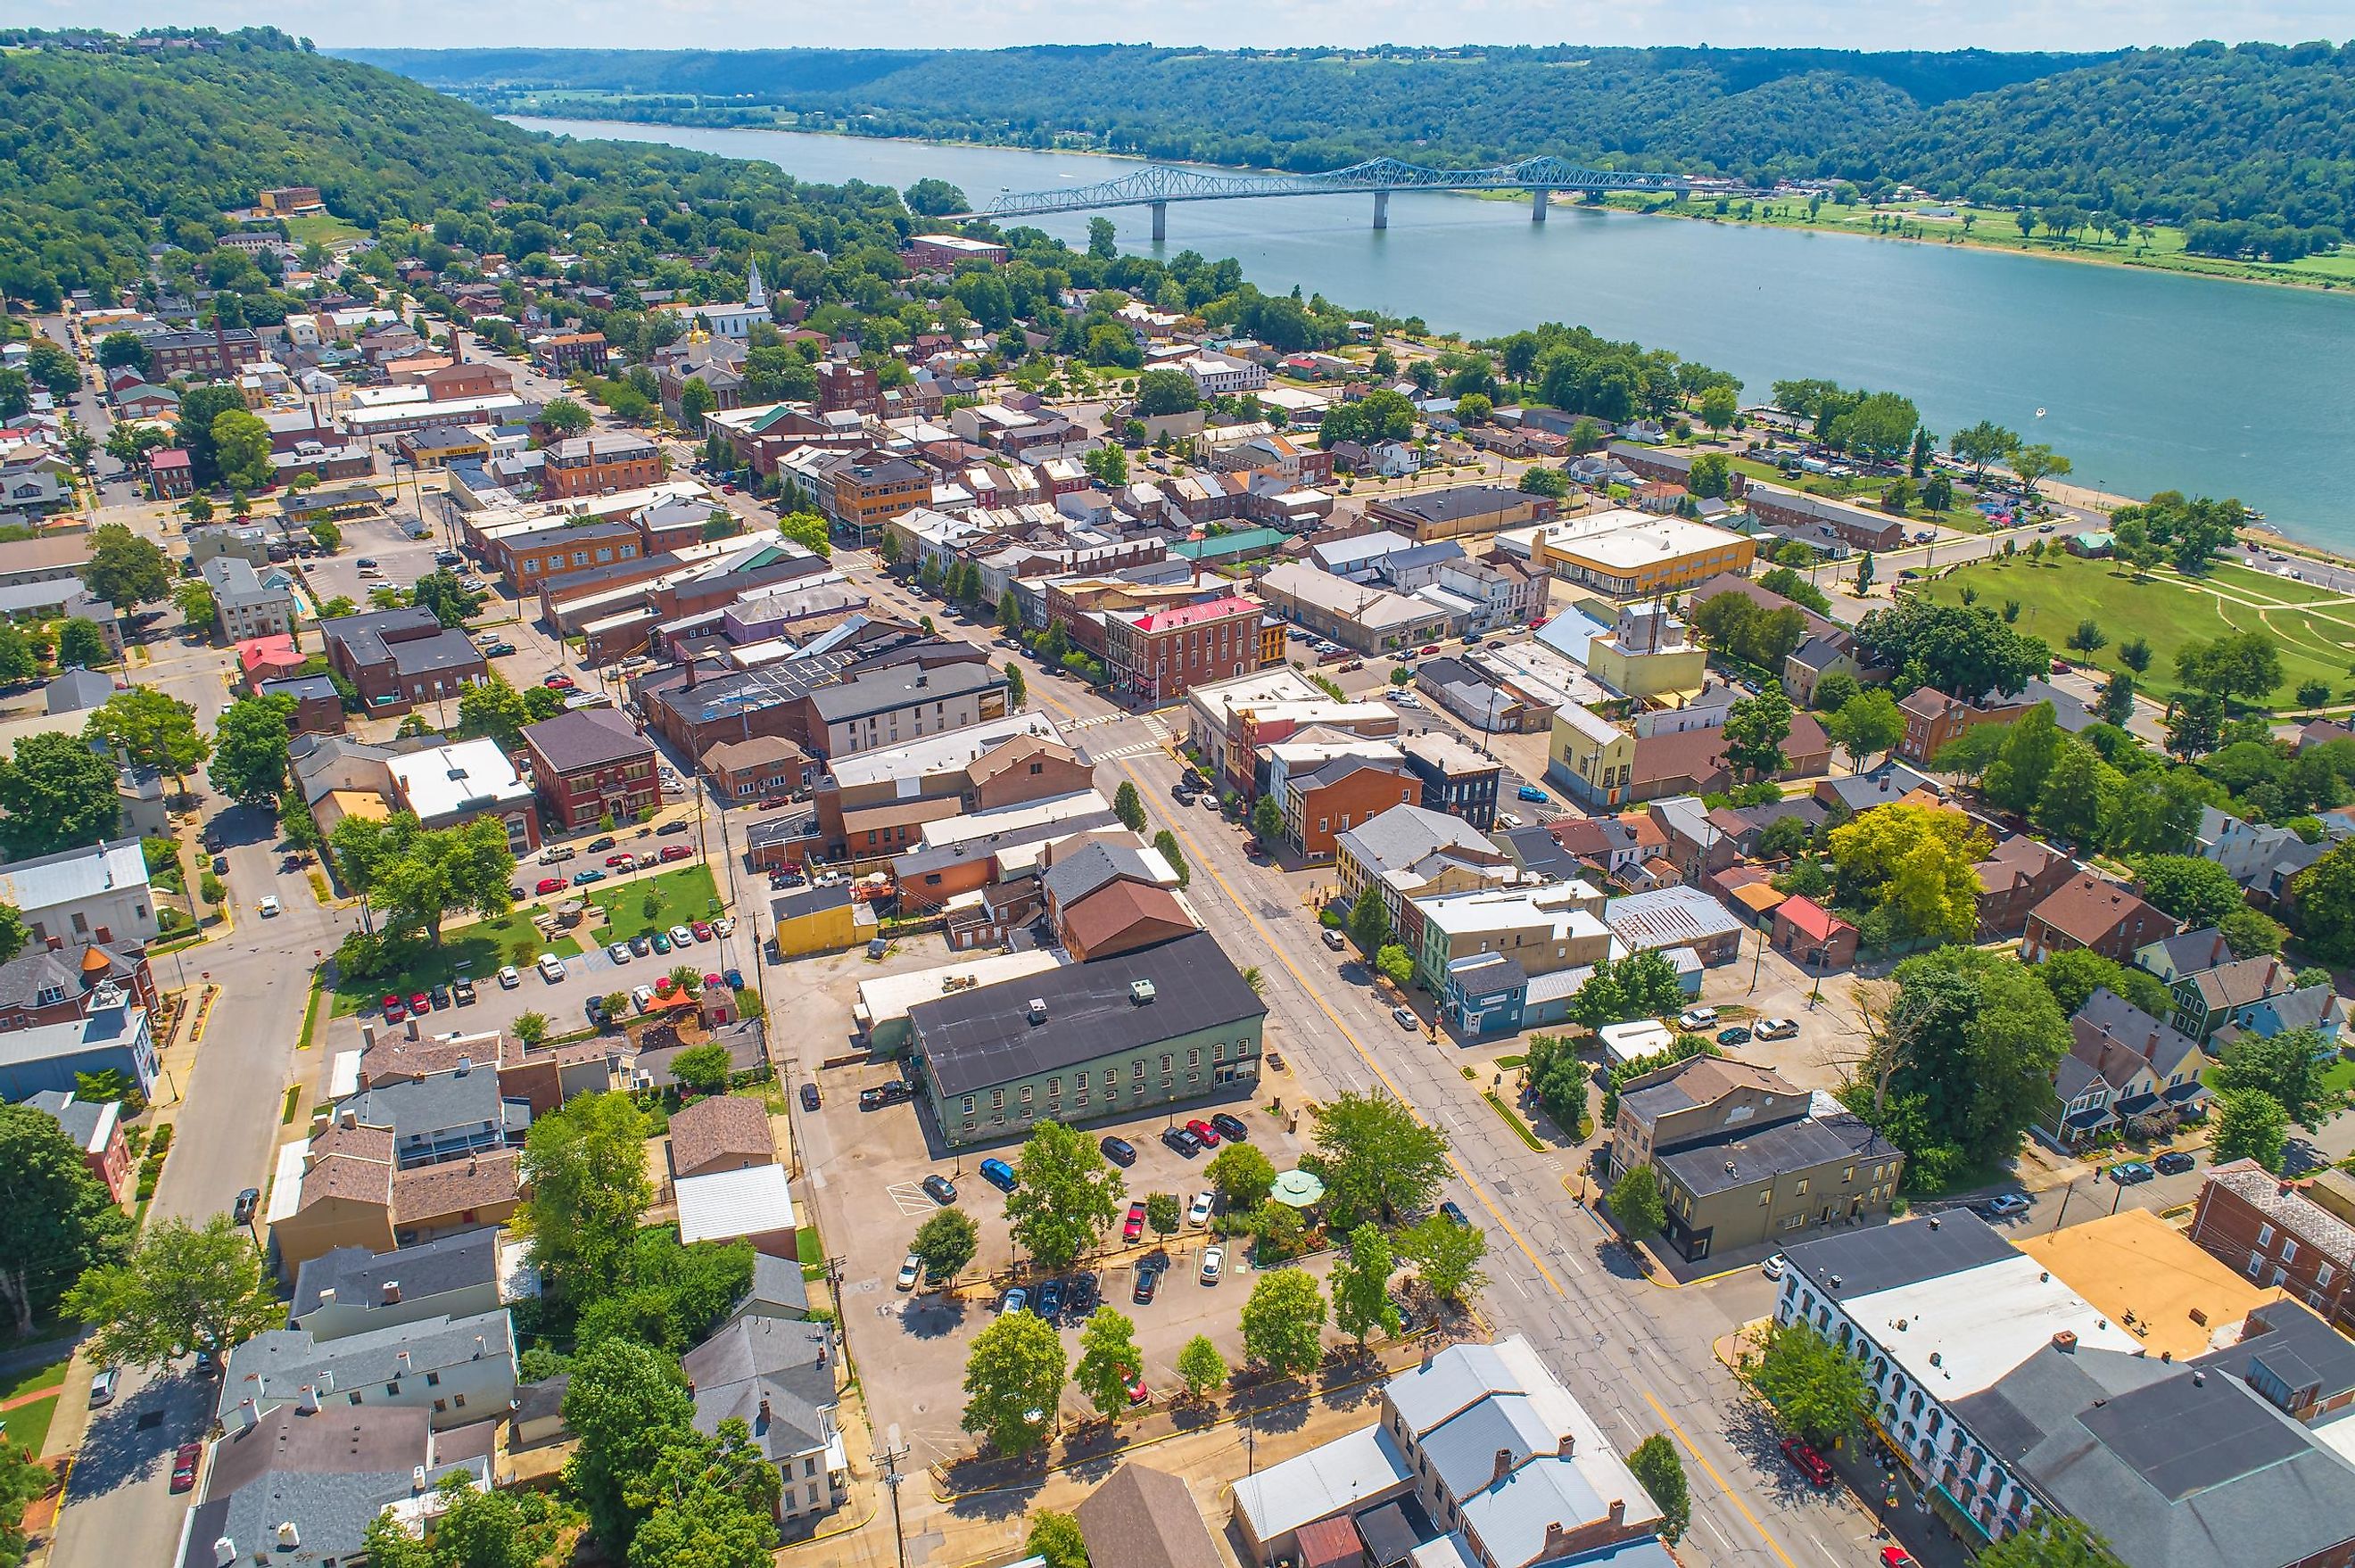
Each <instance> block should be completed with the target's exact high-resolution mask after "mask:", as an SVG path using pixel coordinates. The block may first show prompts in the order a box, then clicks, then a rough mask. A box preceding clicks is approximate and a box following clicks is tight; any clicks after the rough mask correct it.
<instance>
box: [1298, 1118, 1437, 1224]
mask: <svg viewBox="0 0 2355 1568" xmlns="http://www.w3.org/2000/svg"><path fill="white" fill-rule="evenodd" d="M1309 1115H1310V1116H1311V1118H1312V1120H1313V1121H1314V1123H1315V1126H1314V1130H1313V1132H1312V1134H1311V1141H1312V1142H1313V1143H1314V1144H1315V1146H1316V1147H1315V1149H1314V1151H1313V1152H1312V1153H1310V1154H1307V1155H1305V1156H1304V1157H1302V1159H1301V1161H1300V1164H1301V1168H1303V1169H1305V1170H1308V1171H1310V1172H1312V1173H1313V1174H1315V1175H1316V1177H1317V1178H1319V1179H1321V1180H1323V1182H1324V1183H1325V1199H1326V1203H1325V1208H1326V1213H1327V1215H1328V1216H1329V1217H1330V1219H1331V1221H1332V1222H1333V1223H1334V1224H1337V1225H1340V1226H1344V1227H1349V1226H1355V1225H1357V1224H1358V1223H1359V1222H1360V1221H1365V1220H1380V1221H1381V1222H1383V1223H1384V1224H1391V1223H1395V1222H1396V1221H1398V1220H1399V1219H1400V1217H1401V1216H1402V1215H1405V1214H1411V1213H1415V1212H1419V1211H1422V1210H1424V1209H1428V1208H1429V1207H1431V1204H1432V1200H1433V1197H1434V1195H1435V1194H1436V1193H1437V1192H1438V1190H1439V1184H1440V1182H1441V1181H1442V1180H1444V1179H1445V1178H1446V1175H1447V1136H1446V1135H1445V1134H1444V1133H1442V1132H1440V1131H1439V1130H1438V1129H1437V1128H1435V1127H1431V1126H1426V1125H1423V1123H1421V1122H1419V1121H1417V1120H1416V1119H1415V1117H1414V1114H1413V1113H1412V1111H1410V1110H1408V1109H1407V1107H1406V1106H1405V1105H1403V1104H1401V1103H1400V1102H1398V1101H1396V1100H1393V1099H1391V1098H1389V1097H1388V1096H1385V1095H1380V1094H1364V1093H1359V1092H1357V1091H1355V1090H1349V1091H1346V1092H1344V1093H1342V1094H1340V1095H1339V1096H1337V1098H1335V1099H1334V1100H1332V1101H1330V1102H1329V1103H1327V1104H1322V1105H1318V1106H1316V1107H1315V1108H1314V1109H1313V1110H1311V1112H1310V1113H1309Z"/></svg>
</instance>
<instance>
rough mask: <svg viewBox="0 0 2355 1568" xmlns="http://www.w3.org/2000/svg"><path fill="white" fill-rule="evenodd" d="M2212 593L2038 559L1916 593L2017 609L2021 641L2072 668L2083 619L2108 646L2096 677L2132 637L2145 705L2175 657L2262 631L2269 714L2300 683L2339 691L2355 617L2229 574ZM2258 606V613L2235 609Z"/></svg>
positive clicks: (1994, 564)
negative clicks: (2277, 654)
mask: <svg viewBox="0 0 2355 1568" xmlns="http://www.w3.org/2000/svg"><path fill="white" fill-rule="evenodd" d="M2215 581H2216V584H2217V586H2218V587H2219V588H2221V589H2222V590H2223V591H2224V592H2225V593H2226V594H2228V595H2230V596H2231V597H2230V598H2222V597H2219V596H2218V595H2217V594H2213V593H2210V592H2205V591H2203V590H2201V589H2199V588H2196V587H2194V586H2191V585H2190V583H2188V582H2187V581H2185V580H2184V579H2183V578H2180V577H2179V576H2177V575H2176V574H2175V573H2174V572H2173V571H2171V570H2169V569H2167V568H2161V569H2160V570H2159V571H2158V572H2156V573H2155V574H2153V575H2152V576H2150V577H2147V578H2144V579H2141V580H2140V581H2136V580H2134V579H2131V578H2129V577H2127V576H2126V574H2125V573H2124V572H2123V571H2118V570H2116V569H2115V568H2114V567H2113V565H2112V564H2111V563H2110V562H2108V561H2104V560H2078V559H2076V558H2075V557H2073V556H2062V557H2060V558H2057V559H2055V558H2050V557H2048V558H2047V559H2046V560H2045V561H2044V563H2042V564H2040V565H2031V564H2030V562H2029V561H2028V560H2027V559H2026V558H2025V557H2015V558H2013V559H2012V560H2009V561H2006V560H2000V559H1998V560H1987V561H1975V562H1973V563H1972V564H1971V565H1969V566H1966V567H1964V568H1962V569H1961V570H1959V571H1953V572H1949V573H1948V574H1946V575H1945V576H1944V577H1941V578H1939V579H1938V580H1937V581H1934V582H1930V583H1927V584H1924V585H1923V587H1922V588H1921V589H1920V592H1923V593H1925V594H1927V595H1928V596H1929V597H1930V598H1932V599H1934V600H1938V601H1940V602H1942V603H1961V602H1962V599H1963V593H1964V591H1965V590H1966V589H1969V590H1972V591H1974V592H1976V594H1977V599H1976V601H1975V602H1976V603H1977V604H1978V605H1980V606H1981V607H1983V608H1986V609H1989V610H1994V611H1996V612H1997V613H2001V612H2002V610H2003V608H2004V604H2005V603H2006V602H2007V601H2009V600H2015V599H2016V600H2018V601H2019V607H2020V608H2019V619H2018V621H2016V622H2015V623H2014V624H2015V625H2017V626H2018V627H2019V630H2020V631H2022V632H2025V633H2027V634H2029V635H2031V636H2038V637H2041V638H2043V639H2044V640H2045V641H2046V642H2047V643H2049V644H2051V646H2052V651H2053V653H2054V654H2055V655H2057V656H2060V657H2062V658H2065V659H2068V660H2070V661H2072V662H2073V663H2074V662H2081V661H2083V655H2081V654H2078V653H2077V652H2076V651H2075V650H2073V649H2072V648H2070V647H2068V646H2067V643H2068V640H2069V637H2070V635H2071V634H2072V633H2073V632H2074V631H2075V630H2076V629H2077V624H2078V623H2079V622H2081V621H2084V620H2086V619H2089V618H2090V619H2091V620H2093V621H2094V624H2097V625H2099V626H2100V627H2101V628H2102V630H2103V631H2105V632H2106V633H2107V634H2108V635H2109V638H2110V640H2109V642H2108V643H2107V644H2106V645H2104V646H2103V647H2102V648H2100V649H2099V650H2098V651H2096V652H2095V653H2094V656H2093V657H2092V660H2091V662H2092V663H2093V664H2094V665H2096V666H2098V667H2101V668H2103V669H2105V670H2117V669H2122V668H2124V666H2123V665H2122V664H2120V663H2119V662H2118V644H2119V643H2121V642H2126V641H2131V640H2133V639H2134V638H2137V637H2139V638H2141V639H2142V640H2143V641H2144V642H2146V643H2147V644H2149V645H2150V650H2151V661H2150V668H2149V669H2148V670H2147V671H2146V672H2145V673H2144V674H2142V675H2141V676H2138V677H2136V679H2137V685H2138V686H2139V687H2140V688H2142V689H2143V690H2145V691H2146V692H2148V693H2150V694H2151V695H2153V696H2156V697H2160V698H2165V697H2168V696H2170V695H2172V694H2173V693H2174V691H2175V690H2176V685H2175V656H2176V655H2177V654H2178V653H2179V652H2181V651H2182V650H2183V648H2184V647H2186V646H2187V645H2190V644H2192V643H2195V642H2204V641H2207V640H2209V639H2211V638H2213V637H2218V636H2222V635H2224V634H2225V633H2227V632H2231V631H2249V630H2262V631H2264V632H2267V633H2269V634H2270V635H2272V636H2273V637H2274V638H2275V641H2276V642H2278V643H2279V644H2280V645H2281V655H2282V674H2283V681H2282V684H2281V685H2280V686H2279V687H2277V688H2275V690H2274V693H2273V704H2272V705H2273V706H2275V707H2278V708H2282V709H2287V708H2289V707H2291V706H2292V700H2291V694H2292V693H2293V692H2294V691H2295V690H2296V688H2297V687H2298V685H2299V684H2300V683H2301V682H2304V681H2307V680H2321V681H2324V682H2327V683H2328V685H2329V686H2330V687H2331V688H2332V690H2334V691H2341V690H2344V689H2346V688H2347V685H2348V681H2347V676H2348V665H2349V661H2350V659H2355V608H2350V609H2347V610H2335V609H2334V610H2321V609H2317V608H2313V607H2311V603H2310V601H2309V602H2293V601H2292V600H2291V598H2290V597H2289V595H2290V594H2292V593H2296V592H2299V591H2301V590H2305V589H2306V585H2305V584H2303V583H2296V582H2284V583H2282V584H2280V589H2281V590H2282V591H2285V592H2275V591H2273V590H2272V587H2271V584H2272V581H2273V580H2272V579H2269V578H2266V577H2265V576H2264V574H2262V573H2258V572H2252V571H2245V570H2243V569H2241V568H2238V567H2220V568H2219V569H2218V571H2217V575H2216V578H2215ZM2258 600H2266V601H2268V602H2267V603H2241V602H2239V601H2251V602H2254V601H2258Z"/></svg>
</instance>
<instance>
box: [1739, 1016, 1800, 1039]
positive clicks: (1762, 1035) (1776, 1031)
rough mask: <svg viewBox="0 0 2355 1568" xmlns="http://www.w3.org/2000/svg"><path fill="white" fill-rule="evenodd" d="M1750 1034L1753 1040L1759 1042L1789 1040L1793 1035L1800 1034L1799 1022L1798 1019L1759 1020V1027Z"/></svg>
mask: <svg viewBox="0 0 2355 1568" xmlns="http://www.w3.org/2000/svg"><path fill="white" fill-rule="evenodd" d="M1750 1032H1751V1034H1752V1036H1753V1038H1755V1039H1758V1040H1788V1039H1790V1038H1791V1037H1792V1036H1793V1035H1795V1034H1796V1033H1798V1032H1799V1020H1798V1019H1759V1020H1758V1027H1757V1028H1756V1029H1752V1030H1751V1031H1750Z"/></svg>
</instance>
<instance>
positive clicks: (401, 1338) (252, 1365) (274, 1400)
mask: <svg viewBox="0 0 2355 1568" xmlns="http://www.w3.org/2000/svg"><path fill="white" fill-rule="evenodd" d="M404 1350H406V1351H407V1352H408V1353H409V1360H408V1362H407V1363H406V1364H403V1363H402V1361H401V1360H400V1353H401V1352H402V1351H404ZM485 1356H496V1357H499V1358H501V1359H503V1360H507V1361H509V1362H512V1361H513V1360H515V1329H514V1327H513V1325H512V1324H511V1323H510V1322H509V1320H508V1317H507V1314H506V1309H505V1308H501V1309H500V1310H499V1311H496V1312H477V1313H475V1314H474V1315H473V1316H471V1317H428V1318H425V1319H423V1320H421V1321H419V1322H415V1323H400V1324H396V1325H394V1326H393V1327H391V1328H374V1329H369V1330H368V1331H367V1332H365V1333H359V1334H348V1335H346V1336H345V1337H344V1338H342V1339H328V1340H325V1341H322V1340H320V1339H317V1338H316V1337H315V1336H314V1335H313V1334H311V1333H310V1332H309V1331H307V1330H305V1329H302V1328H272V1329H270V1330H268V1331H267V1332H264V1333H261V1334H256V1335H255V1336H254V1337H253V1338H252V1339H248V1340H247V1341H246V1342H245V1343H244V1344H242V1345H240V1346H238V1347H237V1348H236V1349H233V1350H231V1351H230V1352H229V1366H228V1368H227V1370H226V1371H225V1373H224V1375H223V1376H222V1378H221V1387H220V1396H219V1401H218V1412H217V1413H218V1414H219V1416H220V1417H221V1419H222V1420H223V1421H227V1420H228V1419H229V1417H230V1415H232V1414H233V1413H235V1412H236V1410H237V1407H238V1406H239V1404H240V1403H242V1402H244V1401H246V1400H249V1399H250V1400H252V1401H253V1402H254V1403H256V1404H257V1405H261V1406H264V1407H269V1406H274V1405H277V1404H282V1403H285V1402H287V1401H289V1400H292V1399H294V1398H295V1397H296V1396H297V1395H299V1394H300V1393H301V1392H302V1390H303V1386H304V1384H305V1383H309V1384H314V1385H315V1384H317V1383H318V1381H319V1374H320V1373H321V1372H323V1371H324V1372H329V1373H332V1374H333V1377H334V1380H335V1386H336V1388H339V1389H350V1388H359V1387H363V1386H365V1385H367V1384H368V1383H381V1382H392V1381H399V1380H400V1379H401V1378H405V1377H414V1376H421V1375H422V1374H424V1373H426V1372H431V1371H440V1370H441V1369H442V1368H444V1367H454V1366H459V1365H462V1364H464V1362H467V1361H472V1360H479V1359H481V1358H483V1357H485Z"/></svg>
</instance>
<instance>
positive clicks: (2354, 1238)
mask: <svg viewBox="0 0 2355 1568" xmlns="http://www.w3.org/2000/svg"><path fill="white" fill-rule="evenodd" d="M2318 1200H2319V1201H2318ZM2345 1207H2347V1200H2346V1198H2345V1197H2344V1196H2343V1194H2342V1191H2341V1190H2340V1189H2339V1187H2338V1186H2333V1187H2328V1188H2326V1187H2320V1186H2307V1185H2303V1184H2300V1183H2297V1182H2294V1181H2290V1180H2287V1179H2284V1178H2282V1177H2278V1176H2275V1175H2274V1174H2273V1173H2272V1172H2270V1171H2268V1170H2266V1169H2265V1168H2264V1167H2263V1166H2261V1165H2259V1164H2258V1163H2257V1162H2256V1161H2255V1160H2253V1159H2236V1160H2233V1161H2232V1162H2231V1163H2230V1164H2228V1165H2220V1166H2218V1167H2216V1168H2214V1169H2212V1170H2211V1171H2209V1173H2208V1179H2207V1180H2206V1181H2205V1182H2203V1183H2201V1184H2200V1202H2199V1206H2198V1207H2197V1208H2196V1209H2194V1210H2193V1211H2192V1214H2191V1232H2190V1233H2191V1239H2192V1240H2193V1241H2194V1242H2197V1243H2199V1244H2200V1246H2202V1247H2204V1248H2206V1249H2207V1250H2208V1251H2209V1252H2210V1253H2213V1254H2214V1255H2215V1256H2216V1257H2218V1258H2219V1259H2221V1260H2222V1261H2223V1262H2224V1263H2225V1264H2229V1265H2231V1266H2232V1268H2234V1269H2236V1270H2238V1271H2239V1272H2241V1273H2242V1274H2244V1275H2247V1276H2248V1277H2249V1278H2251V1279H2253V1280H2254V1281H2256V1282H2257V1284H2258V1285H2264V1286H2279V1287H2280V1288H2281V1289H2284V1290H2286V1291H2288V1292H2289V1293H2290V1294H2291V1295H2293V1296H2296V1297H2297V1298H2298V1299H2299V1300H2300V1301H2303V1302H2305V1303H2306V1304H2307V1306H2308V1307H2312V1308H2314V1310H2315V1311H2316V1312H2317V1313H2318V1315H2320V1316H2321V1317H2323V1318H2324V1319H2325V1320H2326V1321H2328V1322H2329V1323H2331V1324H2334V1325H2336V1326H2337V1327H2338V1328H2339V1330H2340V1331H2341V1332H2342V1333H2355V1223H2350V1219H2349V1216H2348V1214H2347V1213H2345V1212H2343V1210H2344V1209H2345Z"/></svg>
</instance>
